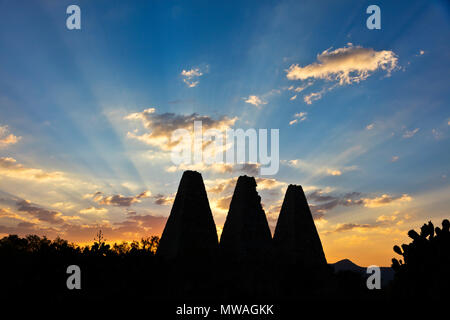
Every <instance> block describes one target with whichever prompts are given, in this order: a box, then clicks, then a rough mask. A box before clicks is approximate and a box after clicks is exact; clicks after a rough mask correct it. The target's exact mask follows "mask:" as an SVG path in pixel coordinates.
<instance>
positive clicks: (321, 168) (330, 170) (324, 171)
mask: <svg viewBox="0 0 450 320" xmlns="http://www.w3.org/2000/svg"><path fill="white" fill-rule="evenodd" d="M281 162H282V163H284V164H286V165H288V166H289V167H293V168H297V169H299V170H301V171H304V172H308V173H310V174H312V175H320V176H340V175H342V174H343V173H345V172H350V171H354V170H357V167H356V166H344V167H340V168H336V167H329V166H327V165H321V164H317V163H313V162H306V161H304V160H301V159H294V160H287V161H286V160H282V161H281Z"/></svg>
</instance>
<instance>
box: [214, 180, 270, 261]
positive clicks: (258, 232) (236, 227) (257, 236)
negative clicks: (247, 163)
mask: <svg viewBox="0 0 450 320" xmlns="http://www.w3.org/2000/svg"><path fill="white" fill-rule="evenodd" d="M271 241H272V235H271V233H270V228H269V224H268V223H267V219H266V214H265V213H264V209H263V208H262V206H261V197H260V196H259V195H258V192H257V191H256V181H255V178H253V177H247V176H240V177H239V179H238V181H237V183H236V188H235V190H234V194H233V198H232V199H231V203H230V209H229V211H228V215H227V218H226V221H225V224H224V226H223V230H222V235H221V237H220V249H221V251H222V253H223V254H224V255H225V256H226V257H229V258H232V259H236V260H246V259H260V258H263V257H267V255H268V254H269V253H270V247H271Z"/></svg>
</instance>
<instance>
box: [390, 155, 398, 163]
mask: <svg viewBox="0 0 450 320" xmlns="http://www.w3.org/2000/svg"><path fill="white" fill-rule="evenodd" d="M398 159H400V157H399V156H393V157H392V159H391V162H397V161H398Z"/></svg>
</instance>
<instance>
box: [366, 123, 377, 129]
mask: <svg viewBox="0 0 450 320" xmlns="http://www.w3.org/2000/svg"><path fill="white" fill-rule="evenodd" d="M374 126H375V123H371V124H368V125H367V126H366V130H372V129H373V127H374Z"/></svg>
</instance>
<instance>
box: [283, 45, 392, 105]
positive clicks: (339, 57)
mask: <svg viewBox="0 0 450 320" xmlns="http://www.w3.org/2000/svg"><path fill="white" fill-rule="evenodd" d="M396 69H398V58H397V56H396V54H395V53H394V52H393V51H389V50H381V51H375V50H374V49H371V48H363V47H361V46H354V45H353V44H351V43H349V44H348V46H344V47H343V48H338V49H335V50H331V48H330V49H327V50H325V51H323V52H322V53H320V54H318V55H317V62H314V63H311V64H308V65H305V66H303V67H301V66H299V65H298V64H292V65H291V66H290V67H289V68H288V69H287V70H286V77H287V78H288V79H289V80H303V81H306V80H308V81H309V82H308V84H306V85H304V86H300V87H298V88H297V89H300V90H299V91H298V92H301V91H303V90H304V89H305V88H306V87H309V86H311V85H312V84H313V83H314V82H315V81H316V80H318V79H321V80H325V81H328V82H334V83H335V84H334V85H332V86H331V87H329V88H323V89H322V90H320V91H317V92H311V93H309V94H307V95H305V96H304V97H303V100H304V101H305V103H307V104H312V103H313V102H314V101H316V100H319V99H321V98H322V96H323V94H324V93H325V92H326V91H330V90H332V89H334V88H335V87H336V86H343V85H348V84H352V83H359V82H361V81H364V80H366V79H367V78H368V77H370V76H371V75H372V74H373V73H374V72H375V71H377V70H383V71H386V73H387V76H390V74H391V72H392V71H394V70H396Z"/></svg>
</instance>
